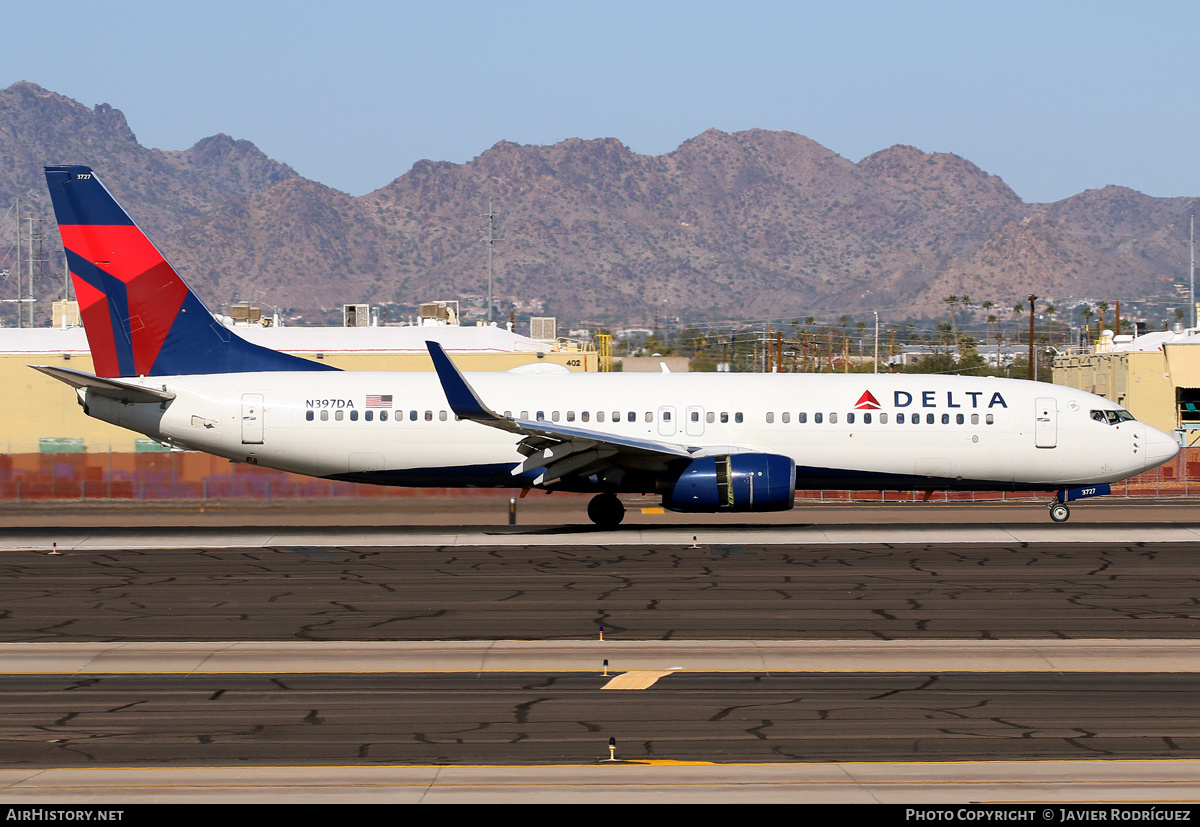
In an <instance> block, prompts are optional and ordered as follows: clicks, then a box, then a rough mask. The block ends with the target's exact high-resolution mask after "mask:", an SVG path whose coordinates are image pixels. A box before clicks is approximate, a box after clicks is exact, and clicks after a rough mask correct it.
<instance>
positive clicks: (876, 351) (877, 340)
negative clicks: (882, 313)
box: [871, 310, 879, 373]
mask: <svg viewBox="0 0 1200 827" xmlns="http://www.w3.org/2000/svg"><path fill="white" fill-rule="evenodd" d="M871 312H872V313H874V314H875V370H874V372H875V373H879V311H878V310H872V311H871Z"/></svg>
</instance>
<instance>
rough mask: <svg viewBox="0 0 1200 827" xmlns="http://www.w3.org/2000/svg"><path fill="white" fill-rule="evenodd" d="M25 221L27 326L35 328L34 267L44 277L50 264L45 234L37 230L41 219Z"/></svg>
mask: <svg viewBox="0 0 1200 827" xmlns="http://www.w3.org/2000/svg"><path fill="white" fill-rule="evenodd" d="M25 220H26V221H28V222H29V232H28V233H26V236H27V237H28V241H29V255H28V256H26V258H25V264H26V267H25V269H26V270H27V271H28V272H27V273H26V277H27V278H28V285H29V299H28V301H27V304H28V305H29V326H30V327H36V324H35V322H34V319H33V310H34V307H35V302H36V301H37V299H36V298H34V295H33V275H34V267H35V265H40V266H38V268H37V269H38V270H39V271H40V273H41V275H42V276H45V274H46V265H47V264H49V263H50V259H48V258H46V245H45V241H46V234H45V233H44V232H43V231H42V230H41V229H39V227H41V224H39V223H36V222H40V221H41V220H42V219H40V218H37V217H36V216H32V215H31V216H28V217H27V218H26V219H25ZM19 308H20V305H18V310H19Z"/></svg>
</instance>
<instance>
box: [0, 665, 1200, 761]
mask: <svg viewBox="0 0 1200 827" xmlns="http://www.w3.org/2000/svg"><path fill="white" fill-rule="evenodd" d="M604 683H605V679H604V678H602V677H600V674H599V672H597V673H596V674H594V675H557V674H479V675H461V674H458V675H446V674H438V675H419V674H418V675H279V676H272V675H262V676H249V675H203V676H189V677H155V676H87V677H40V676H5V677H2V678H0V706H2V707H3V709H4V710H5V711H4V715H3V716H0V762H2V763H3V764H4V765H6V766H14V765H21V766H33V767H57V766H68V765H77V766H99V767H103V766H114V765H120V766H138V765H150V766H162V765H169V764H187V765H190V766H214V765H218V766H224V765H229V764H233V763H238V762H247V763H250V764H254V765H276V766H292V765H298V764H300V765H314V764H319V765H330V766H345V765H370V764H446V765H465V764H497V765H514V764H518V765H544V764H583V763H590V762H595V761H596V760H598V759H601V758H603V757H607V745H608V740H609V738H610V737H611V738H615V739H616V741H617V747H618V749H619V752H620V755H621V757H623V758H626V759H658V760H682V761H719V762H723V763H754V762H777V761H801V762H828V761H914V760H915V761H963V760H1012V759H1019V760H1035V759H1036V760H1045V759H1081V758H1087V759H1097V758H1124V759H1130V758H1139V759H1146V758H1174V759H1180V758H1200V714H1198V712H1197V710H1198V709H1200V687H1198V686H1197V680H1196V676H1195V675H1120V674H1099V675H1098V674H1071V675H1048V674H1026V675H995V674H970V675H964V674H950V675H944V674H943V675H938V674H891V675H876V674H854V675H764V674H704V673H679V674H673V675H670V676H668V677H665V678H663V679H661V680H660V681H658V682H657V683H656V684H655V685H654V687H653V688H651V689H647V690H642V691H604V690H602V689H601V686H602V685H603V684H604Z"/></svg>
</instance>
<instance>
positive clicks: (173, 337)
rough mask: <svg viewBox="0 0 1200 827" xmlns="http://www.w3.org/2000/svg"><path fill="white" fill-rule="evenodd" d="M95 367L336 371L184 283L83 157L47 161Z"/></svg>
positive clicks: (114, 370) (112, 370)
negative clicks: (258, 335)
mask: <svg viewBox="0 0 1200 827" xmlns="http://www.w3.org/2000/svg"><path fill="white" fill-rule="evenodd" d="M46 184H47V185H48V186H49V188H50V200H51V201H52V202H53V204H54V215H55V217H56V218H57V219H58V229H59V232H60V233H61V234H62V241H63V249H64V250H66V252H67V264H68V266H69V268H70V271H71V283H72V285H73V286H74V288H75V297H76V299H78V301H79V310H80V315H81V316H82V317H83V326H84V330H85V331H86V332H87V338H88V347H89V348H90V349H91V352H92V362H93V365H94V368H95V371H96V375H97V376H104V377H110V378H111V377H121V376H178V375H184V374H199V373H244V372H247V371H301V370H335V369H336V368H331V367H330V366H328V365H322V364H319V363H317V362H311V361H309V360H307V359H302V358H300V357H298V356H291V355H289V354H285V353H280V352H278V351H274V350H271V349H269V348H265V347H261V346H259V345H255V344H252V343H250V342H247V341H246V340H245V339H242V338H241V337H240V336H238V335H237V334H235V333H234V332H233V331H232V330H230V329H229V328H227V327H226V326H225V325H223V324H222V323H221V322H220V321H219V320H218V319H217V318H216V317H215V316H213V314H212V313H211V312H209V310H208V308H206V307H205V306H204V304H203V303H202V302H201V301H200V299H199V298H198V297H197V296H196V294H195V293H193V292H192V291H191V289H190V288H189V287H188V286H187V284H185V283H184V281H183V279H182V278H180V277H179V274H178V273H176V272H175V269H174V268H173V267H171V265H170V264H169V263H168V262H167V260H166V259H165V258H163V256H162V254H161V253H160V252H159V251H158V249H157V248H155V246H154V244H153V243H151V241H150V239H149V238H147V237H146V234H145V233H143V232H142V231H141V230H140V229H139V228H138V226H137V225H136V224H135V223H134V222H133V219H131V218H130V217H129V215H128V213H126V212H125V210H124V209H122V208H121V205H120V204H118V203H117V201H116V199H115V198H113V197H112V195H111V194H110V193H109V191H108V190H107V189H106V188H105V187H104V185H103V184H102V183H100V179H99V178H97V177H96V174H95V173H94V172H92V170H91V169H90V168H89V167H85V166H74V165H72V166H48V167H46Z"/></svg>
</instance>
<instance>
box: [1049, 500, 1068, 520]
mask: <svg viewBox="0 0 1200 827" xmlns="http://www.w3.org/2000/svg"><path fill="white" fill-rule="evenodd" d="M1050 519H1051V520H1054V522H1056V523H1065V522H1066V521H1067V520H1069V519H1071V509H1069V508H1067V504H1066V503H1061V502H1059V501H1058V500H1055V501H1054V502H1052V503H1050Z"/></svg>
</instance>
